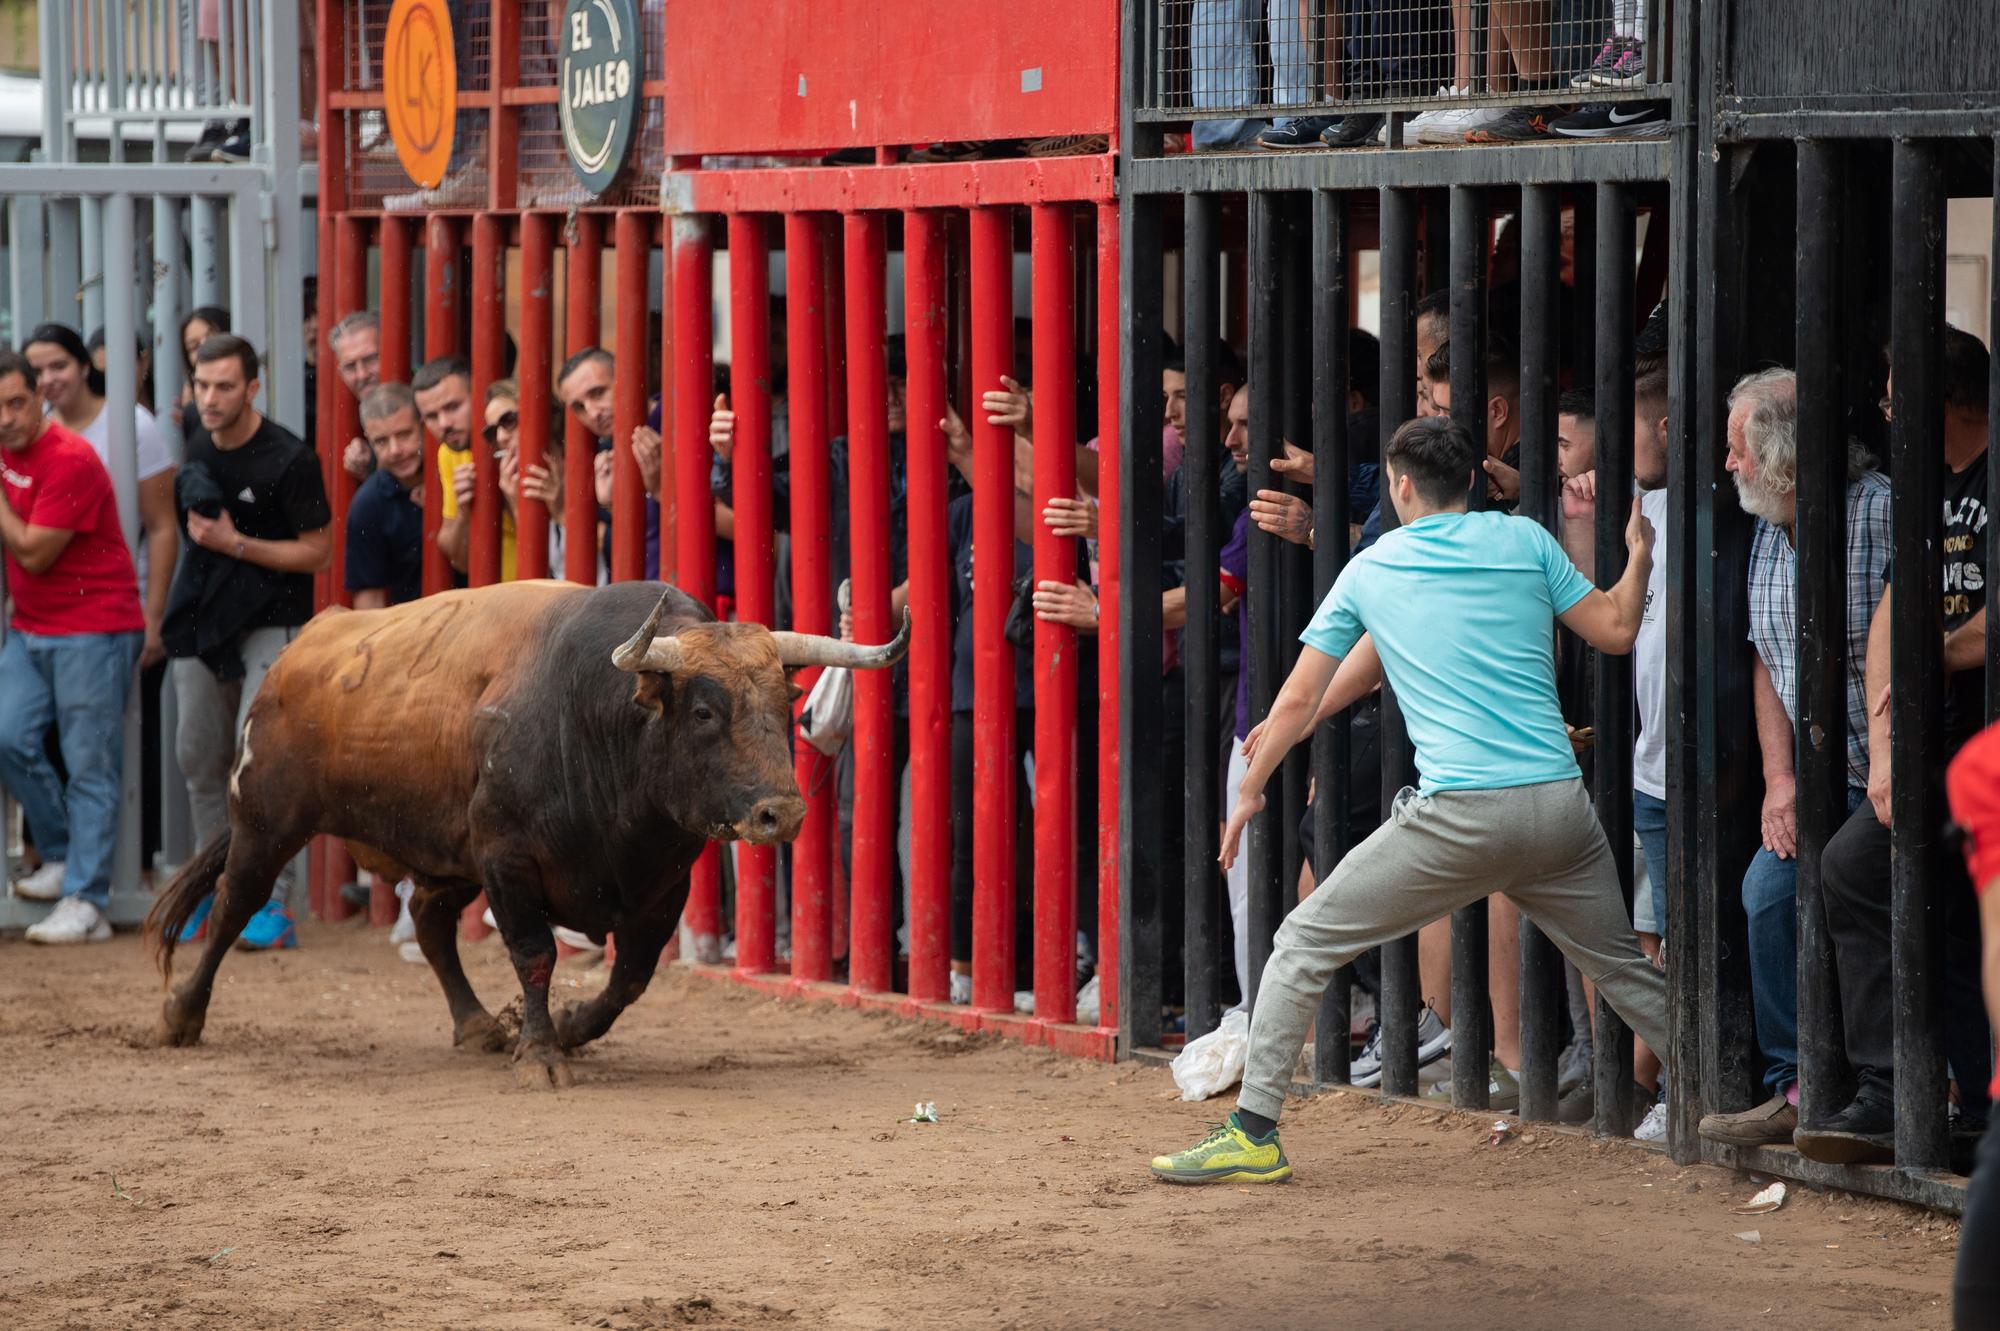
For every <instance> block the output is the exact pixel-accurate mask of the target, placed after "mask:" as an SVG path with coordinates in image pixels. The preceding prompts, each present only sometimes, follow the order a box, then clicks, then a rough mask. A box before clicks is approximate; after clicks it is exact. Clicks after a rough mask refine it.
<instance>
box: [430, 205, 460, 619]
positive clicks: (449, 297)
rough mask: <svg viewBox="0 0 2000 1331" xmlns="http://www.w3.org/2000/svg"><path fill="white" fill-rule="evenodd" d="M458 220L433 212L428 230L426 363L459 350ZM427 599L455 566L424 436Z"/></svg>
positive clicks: (440, 488)
mask: <svg viewBox="0 0 2000 1331" xmlns="http://www.w3.org/2000/svg"><path fill="white" fill-rule="evenodd" d="M458 222H459V219H458V218H456V217H447V216H445V215H443V214H441V213H433V214H431V216H430V220H429V223H428V225H427V226H426V227H425V230H424V359H425V360H427V361H429V360H435V359H437V358H438V357H439V356H449V355H451V354H452V353H453V352H455V351H457V350H458V349H459V347H458V240H459V232H458ZM423 474H424V595H426V596H429V595H430V594H432V593H433V592H441V591H443V590H444V589H445V588H447V587H449V586H451V565H450V563H449V562H447V561H446V559H445V557H444V551H442V550H440V549H438V543H437V534H438V528H439V527H440V526H441V525H443V523H444V485H445V482H444V481H443V480H442V479H441V478H440V477H439V475H438V457H437V440H436V439H435V438H433V437H431V436H430V435H429V433H428V432H426V434H425V437H424V473H423Z"/></svg>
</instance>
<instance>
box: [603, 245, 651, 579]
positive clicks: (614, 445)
mask: <svg viewBox="0 0 2000 1331" xmlns="http://www.w3.org/2000/svg"><path fill="white" fill-rule="evenodd" d="M612 250H613V254H612V265H613V267H612V274H613V277H612V280H613V282H614V284H615V286H616V294H615V295H614V296H613V303H612V329H613V345H614V346H615V347H616V349H617V353H616V354H617V356H618V359H620V360H622V361H624V362H625V364H626V370H625V373H623V374H620V375H617V376H615V377H614V379H613V380H612V388H611V400H612V406H611V419H612V425H611V456H612V466H611V476H612V481H611V580H612V581H613V582H629V581H632V580H633V579H636V578H649V577H651V576H652V570H651V569H649V568H647V567H646V497H647V496H646V486H645V482H644V481H643V480H642V479H641V478H640V475H639V460H638V458H637V456H636V455H634V453H633V452H632V432H633V431H634V430H637V429H638V428H639V427H640V426H642V425H644V424H645V423H646V381H647V377H648V367H647V366H646V356H647V342H646V314H647V297H646V291H647V288H648V287H649V286H650V285H651V283H650V282H649V280H648V275H649V274H650V272H651V271H652V253H653V235H652V219H651V218H649V217H647V216H646V215H645V214H644V213H642V212H639V211H637V210H636V209H623V210H620V211H619V212H618V213H617V214H615V215H614V221H613V222H612Z"/></svg>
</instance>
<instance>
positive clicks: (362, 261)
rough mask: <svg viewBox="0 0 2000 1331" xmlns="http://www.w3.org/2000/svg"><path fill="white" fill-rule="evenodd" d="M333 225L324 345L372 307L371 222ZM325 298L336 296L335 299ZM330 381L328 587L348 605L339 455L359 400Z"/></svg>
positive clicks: (356, 430)
mask: <svg viewBox="0 0 2000 1331" xmlns="http://www.w3.org/2000/svg"><path fill="white" fill-rule="evenodd" d="M335 226H336V228H337V230H338V234H339V240H338V242H337V243H338V247H339V253H338V254H337V255H336V256H335V260H334V277H333V282H332V290H330V291H326V294H325V295H324V296H322V297H321V303H322V304H329V303H330V304H331V306H332V315H333V317H332V318H330V319H321V320H320V322H319V326H320V328H321V329H322V330H323V331H322V333H321V338H322V341H321V345H322V346H324V345H325V341H324V338H325V330H331V329H332V328H333V326H334V324H336V323H338V322H339V321H340V320H342V319H344V318H346V317H347V316H348V315H350V314H353V313H354V312H355V311H357V310H364V309H367V308H368V224H367V223H366V222H365V221H364V220H362V219H361V218H359V217H355V216H353V215H352V214H346V215H343V216H342V217H341V218H340V220H339V221H338V222H337V223H336V224H335ZM327 296H331V297H332V300H331V302H328V301H327V299H326V297H327ZM327 379H328V381H329V383H330V385H331V387H332V390H333V391H332V398H333V420H332V421H331V422H330V427H331V428H330V430H329V432H328V433H327V434H326V435H324V436H322V437H323V438H324V439H325V440H326V443H325V444H324V445H323V446H322V448H321V450H320V451H321V453H322V455H323V456H326V457H328V458H330V459H331V461H332V463H333V467H332V473H333V484H332V485H330V486H329V487H328V488H327V495H328V497H329V498H330V499H332V500H333V569H332V585H331V586H330V587H329V588H328V589H327V590H328V593H329V596H328V599H329V600H330V601H337V602H339V603H340V604H342V605H347V604H349V603H350V602H351V601H352V600H353V598H352V597H350V596H349V595H348V594H347V588H346V583H345V580H344V578H343V570H344V569H346V567H347V509H348V506H349V505H350V504H352V503H353V502H354V490H355V480H354V477H353V476H351V475H349V474H348V471H347V468H346V467H344V466H342V465H341V454H342V453H343V452H344V451H345V450H346V448H347V441H348V440H350V439H352V438H354V437H355V436H356V435H358V434H360V433H361V404H360V403H359V402H358V401H356V399H355V397H354V394H352V393H350V392H348V391H347V385H345V384H343V383H341V382H340V378H339V376H338V375H328V376H327Z"/></svg>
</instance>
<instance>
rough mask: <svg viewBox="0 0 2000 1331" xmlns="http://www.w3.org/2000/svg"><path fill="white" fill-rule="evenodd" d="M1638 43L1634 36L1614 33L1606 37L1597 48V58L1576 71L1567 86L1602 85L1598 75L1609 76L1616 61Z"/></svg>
mask: <svg viewBox="0 0 2000 1331" xmlns="http://www.w3.org/2000/svg"><path fill="white" fill-rule="evenodd" d="M1638 45H1639V43H1638V41H1637V40H1635V39H1634V38H1631V37H1620V36H1619V35H1617V34H1616V33H1613V34H1612V35H1611V36H1609V37H1606V38H1605V39H1604V45H1603V46H1601V47H1599V48H1598V51H1597V58H1596V59H1595V60H1592V61H1591V62H1590V65H1589V67H1588V68H1586V69H1584V70H1581V71H1580V72H1578V73H1577V75H1576V76H1575V77H1574V78H1572V79H1571V80H1570V81H1569V86H1570V87H1572V88H1593V87H1601V86H1603V85H1602V83H1601V82H1600V81H1599V80H1600V76H1603V77H1609V76H1610V74H1611V71H1612V70H1614V69H1616V68H1617V67H1618V62H1619V61H1621V60H1623V59H1625V57H1626V56H1627V55H1629V54H1630V53H1631V52H1632V51H1633V49H1634V48H1636V47H1637V46H1638Z"/></svg>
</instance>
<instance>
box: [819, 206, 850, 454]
mask: <svg viewBox="0 0 2000 1331" xmlns="http://www.w3.org/2000/svg"><path fill="white" fill-rule="evenodd" d="M822 225H823V226H824V227H825V228H826V229H825V231H824V232H823V233H822V234H821V236H820V252H821V253H822V254H832V253H834V252H835V251H836V250H839V249H840V248H841V246H842V244H843V242H842V240H841V236H842V233H843V227H844V225H845V224H844V223H843V222H842V221H841V219H840V218H839V217H838V216H829V217H826V218H824V219H823V222H822ZM820 280H821V281H822V282H824V283H825V285H826V307H825V312H826V433H827V437H828V438H829V439H841V438H845V437H846V435H847V266H846V264H845V263H844V262H843V263H822V264H821V265H820Z"/></svg>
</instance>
